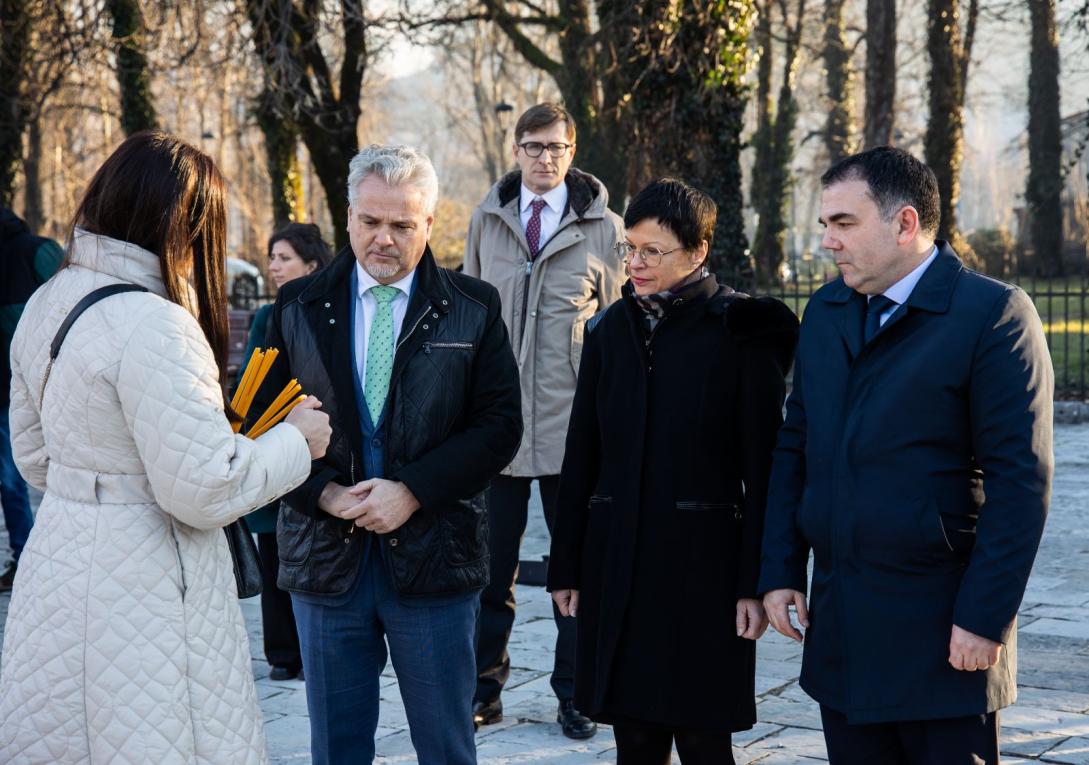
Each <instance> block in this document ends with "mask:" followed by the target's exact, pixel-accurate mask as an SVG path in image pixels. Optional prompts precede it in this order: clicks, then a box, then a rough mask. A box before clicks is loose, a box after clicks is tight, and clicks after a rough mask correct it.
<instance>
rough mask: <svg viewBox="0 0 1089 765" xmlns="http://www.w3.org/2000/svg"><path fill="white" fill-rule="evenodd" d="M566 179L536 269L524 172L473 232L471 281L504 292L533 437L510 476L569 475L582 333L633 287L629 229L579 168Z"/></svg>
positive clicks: (490, 201)
mask: <svg viewBox="0 0 1089 765" xmlns="http://www.w3.org/2000/svg"><path fill="white" fill-rule="evenodd" d="M565 180H566V183H567V187H568V204H567V210H565V211H564V214H563V217H562V219H561V220H560V225H559V227H558V228H557V229H556V233H555V234H553V235H552V238H551V239H549V240H548V242H546V243H545V245H544V247H543V248H542V249H541V252H540V254H538V256H537V259H536V260H535V261H533V262H530V260H529V245H528V244H527V243H526V235H525V231H524V230H523V228H522V223H521V220H520V218H519V215H518V200H519V195H520V192H521V183H522V178H521V175H520V174H519V173H518V172H514V173H510V174H509V175H507V176H506V177H504V178H502V179H500V181H499V182H498V183H496V185H495V186H493V187H492V189H491V191H489V192H488V196H487V197H485V199H484V201H483V202H482V203H481V204H480V206H479V207H477V208H476V210H475V211H474V212H473V217H472V220H471V222H470V224H469V236H468V239H467V241H466V244H465V273H467V274H469V275H470V276H476V277H478V278H481V279H483V280H484V281H486V282H489V283H491V284H492V285H494V286H495V287H496V289H498V290H499V295H500V297H501V298H502V300H503V321H504V322H505V323H506V325H507V330H508V331H509V332H510V338H511V346H512V347H513V348H514V355H515V357H516V358H517V359H518V370H519V375H520V382H521V385H522V419H523V422H524V423H525V431H524V434H523V436H522V445H521V447H520V448H519V450H518V454H517V455H515V457H514V462H512V463H511V465H510V466H509V467H508V468H507V469H506V470H504V471H503V474H504V475H511V476H522V477H536V476H546V475H557V474H558V473H559V472H560V465H561V464H562V462H563V450H564V440H565V439H566V436H567V421H568V419H569V418H570V415H571V401H572V399H573V398H574V396H575V382H576V379H577V377H578V368H579V359H580V357H581V355H582V337H583V327H584V325H585V323H586V320H587V319H589V318H590V317H591V316H593V315H594V314H595V313H597V312H598V311H600V310H601V309H603V308H606V307H607V306H608V305H609V304H611V303H612V302H613V301H615V300H616V299H617V298H619V297H620V286H621V285H622V284H623V283H624V280H625V278H626V277H625V274H624V267H623V265H622V264H621V263H620V261H619V260H618V259H617V258H616V255H615V252H614V250H613V248H614V246H615V245H616V243H617V242H618V241H620V240H621V239H623V236H624V224H623V221H621V219H620V216H618V215H617V214H616V213H614V212H612V211H611V210H609V208H608V201H609V195H608V192H607V191H606V189H605V187H604V185H602V183H601V182H600V181H598V180H597V179H596V178H594V177H593V176H592V175H589V174H587V173H583V172H580V171H578V170H575V169H573V168H572V169H571V170H570V171H568V173H567V178H566V179H565ZM527 276H528V278H527Z"/></svg>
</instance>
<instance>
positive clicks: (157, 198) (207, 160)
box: [66, 130, 233, 417]
mask: <svg viewBox="0 0 1089 765" xmlns="http://www.w3.org/2000/svg"><path fill="white" fill-rule="evenodd" d="M226 198H227V188H226V183H225V182H224V180H223V176H222V175H221V174H220V172H219V169H218V168H217V167H216V166H215V163H214V162H213V161H212V158H211V157H209V156H208V155H207V154H204V153H203V152H201V151H200V150H198V149H196V148H194V147H193V146H190V145H189V144H187V143H185V142H184V141H182V140H180V139H179V138H176V137H174V136H172V135H168V134H166V133H163V132H160V131H157V130H145V131H141V132H139V133H135V134H133V135H132V136H130V137H129V138H128V139H126V140H125V142H124V143H122V144H121V145H120V146H119V147H117V150H116V151H114V153H113V154H111V155H110V157H109V159H107V160H106V162H105V163H104V164H103V165H102V167H100V168H99V169H98V172H96V173H95V175H94V178H92V179H91V183H90V185H89V186H88V187H87V191H86V192H85V193H84V195H83V199H82V201H81V202H80V203H79V207H78V208H77V210H76V214H75V216H74V219H73V223H72V226H73V228H75V227H76V226H79V227H80V228H82V229H84V230H86V231H89V232H90V233H92V234H98V235H100V236H108V237H110V238H112V239H119V240H121V241H123V242H130V243H132V244H135V245H137V246H139V247H142V248H144V249H145V250H148V251H149V252H152V253H154V254H156V255H158V256H159V263H160V265H161V268H162V277H163V285H164V286H165V288H166V297H167V299H168V300H170V301H171V302H173V303H177V304H178V305H181V306H187V305H188V302H189V301H188V300H187V299H186V297H187V293H188V290H189V285H190V279H188V278H187V274H189V273H190V271H191V273H192V278H191V284H192V288H193V291H194V292H195V293H196V298H197V305H196V309H197V316H196V319H197V322H198V323H199V324H200V328H201V329H202V330H203V331H204V337H205V338H207V340H208V344H209V345H210V346H211V347H212V352H213V353H214V354H215V359H216V364H217V365H218V366H219V379H220V385H221V386H222V387H223V389H224V400H223V404H224V407H225V408H226V409H227V412H228V416H229V417H230V416H232V415H233V412H231V410H230V407H229V405H228V403H227V397H226V381H227V345H228V339H229V330H228V326H227V288H226V282H225V279H226V258H227V205H226ZM73 240H74V237H69V241H73ZM66 261H67V259H66ZM66 265H67V262H66Z"/></svg>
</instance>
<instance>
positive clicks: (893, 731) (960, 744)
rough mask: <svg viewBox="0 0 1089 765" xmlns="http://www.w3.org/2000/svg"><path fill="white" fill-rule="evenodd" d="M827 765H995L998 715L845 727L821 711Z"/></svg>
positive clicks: (827, 710)
mask: <svg viewBox="0 0 1089 765" xmlns="http://www.w3.org/2000/svg"><path fill="white" fill-rule="evenodd" d="M821 720H822V721H823V723H824V741H825V743H826V744H827V745H828V762H829V765H856V763H857V765H998V729H999V724H998V713H997V712H992V713H990V714H986V715H972V716H970V717H951V718H948V719H944V720H913V721H910V722H889V723H874V724H869V725H849V724H848V723H847V716H846V715H844V714H842V713H840V712H837V711H835V710H834V709H830V708H828V707H826V706H824V705H823V704H822V705H821Z"/></svg>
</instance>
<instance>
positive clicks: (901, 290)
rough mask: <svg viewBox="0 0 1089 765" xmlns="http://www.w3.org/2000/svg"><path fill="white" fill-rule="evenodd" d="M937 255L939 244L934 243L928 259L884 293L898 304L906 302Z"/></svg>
mask: <svg viewBox="0 0 1089 765" xmlns="http://www.w3.org/2000/svg"><path fill="white" fill-rule="evenodd" d="M936 257H938V246H937V245H934V249H932V250H931V251H930V255H929V256H928V257H927V259H926V260H924V261H923V262H922V263H920V264H919V265H917V266H916V267H915V269H914V270H913V271H912V272H911V273H910V274H908V275H907V276H905V277H904V278H903V279H901V280H900V281H898V282H896V284H894V285H892V286H891V287H889V288H888V289H887V290H885V292H884V293H883V294H884V295H885V297H887V298H889V299H890V300H894V301H896V303H897V304H898V305H903V304H904V303H906V302H907V299H908V298H909V297H911V291H912V290H914V289H915V285H916V284H918V283H919V280H920V279H922V278H923V273H925V272H926V269H927V267H929V266H930V264H931V263H933V262H934V258H936Z"/></svg>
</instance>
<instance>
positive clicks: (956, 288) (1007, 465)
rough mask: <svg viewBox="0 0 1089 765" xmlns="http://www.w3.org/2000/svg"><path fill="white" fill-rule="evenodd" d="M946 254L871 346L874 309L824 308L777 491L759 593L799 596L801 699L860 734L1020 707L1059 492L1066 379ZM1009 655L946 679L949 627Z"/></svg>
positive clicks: (1016, 299)
mask: <svg viewBox="0 0 1089 765" xmlns="http://www.w3.org/2000/svg"><path fill="white" fill-rule="evenodd" d="M938 247H939V253H938V256H937V257H936V258H935V260H934V261H933V262H932V263H931V264H930V266H929V267H928V268H927V270H926V271H925V272H924V274H923V276H922V279H921V280H920V281H919V283H918V284H917V285H916V287H915V289H914V290H913V292H912V293H911V296H910V297H909V298H908V300H907V302H906V303H905V304H904V305H902V306H900V307H899V308H897V310H896V312H895V313H894V314H893V315H892V316H891V317H890V318H889V319H888V320H887V321H886V323H885V324H884V326H883V327H882V328H881V329H880V331H879V332H878V333H877V335H875V336H874V338H873V339H872V340H871V341H870V342H869V343H868V344H864V343H863V323H864V314H865V304H866V299H865V297H864V296H862V295H860V294H858V293H856V292H855V291H853V290H852V289H850V288H849V287H847V286H846V285H845V284H844V283H843V280H842V279H839V280H837V281H835V282H832V283H830V284H827V285H825V286H824V287H822V288H821V289H820V290H818V291H817V293H816V294H815V295H814V296H813V298H812V299H811V301H810V303H809V305H808V307H807V309H806V311H805V316H804V320H803V321H802V326H801V337H800V341H799V347H798V354H797V359H796V364H795V369H794V388H793V391H792V393H791V395H790V398H789V399H788V401H787V415H786V421H785V423H784V425H783V428H782V429H781V430H780V433H779V438H778V442H777V445H776V450H775V454H774V463H773V469H772V476H771V480H770V486H769V498H768V508H767V521H766V527H765V533H764V549H763V561H762V567H761V578H760V585H759V590H760V591H761V592H762V593H764V592H767V591H769V590H773V589H780V588H792V589H796V590H799V591H802V592H805V590H806V562H807V559H808V556H809V552H810V550H812V552H813V555H814V567H813V581H812V590H811V592H810V598H809V607H810V628H809V629H808V630H807V634H806V637H805V650H804V654H803V662H802V675H801V684H802V687H803V688H804V689H805V690H806V692H807V693H809V695H811V696H812V697H813V698H814V699H816V700H817V701H818V702H820V703H822V704H826V705H828V706H829V707H831V708H833V709H835V710H838V711H840V712H843V713H845V714H846V715H847V717H848V720H849V722H851V723H871V722H883V721H905V720H919V719H936V718H945V717H959V716H965V715H972V714H981V713H983V712H990V711H993V710H996V709H999V708H1001V707H1004V706H1007V705H1009V704H1011V703H1012V702H1013V700H1014V698H1015V696H1016V671H1017V658H1016V635H1017V632H1016V615H1017V608H1018V606H1019V604H1020V602H1021V598H1022V596H1023V595H1024V591H1025V585H1026V582H1027V580H1028V576H1029V571H1030V570H1031V568H1032V563H1033V559H1034V558H1035V555H1036V550H1037V548H1038V546H1039V541H1040V536H1041V533H1042V531H1043V526H1044V519H1045V517H1046V514H1047V506H1048V495H1049V492H1050V486H1051V475H1052V463H1053V458H1052V447H1051V430H1052V397H1053V388H1054V375H1053V372H1052V367H1051V357H1050V355H1049V353H1048V349H1047V345H1046V342H1045V339H1044V334H1043V330H1042V327H1041V325H1040V318H1039V316H1038V315H1037V313H1036V309H1035V307H1034V306H1033V304H1032V301H1031V300H1030V299H1029V298H1028V296H1027V295H1025V293H1024V292H1023V291H1022V290H1020V289H1018V288H1017V287H1014V286H1011V285H1008V284H1004V283H1002V282H999V281H996V280H994V279H990V278H987V277H985V276H981V275H980V274H977V273H975V272H973V271H970V270H968V269H966V268H964V266H963V265H962V264H961V262H960V260H959V259H958V258H957V256H956V254H955V253H954V252H953V250H952V249H951V248H950V247H949V246H948V245H947V244H946V243H944V242H938ZM954 624H956V625H959V626H960V627H962V628H963V629H966V630H968V631H970V632H973V633H976V634H978V635H982V636H984V637H987V638H990V639H992V640H998V641H1001V642H1003V643H1004V644H1005V647H1004V650H1003V651H1002V656H1001V659H1000V661H999V662H998V663H997V664H996V665H995V666H994V667H992V668H991V669H989V670H987V671H981V672H965V671H958V670H955V669H953V668H952V667H951V666H950V665H949V663H948V656H949V639H950V632H951V630H952V627H953V625H954Z"/></svg>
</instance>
